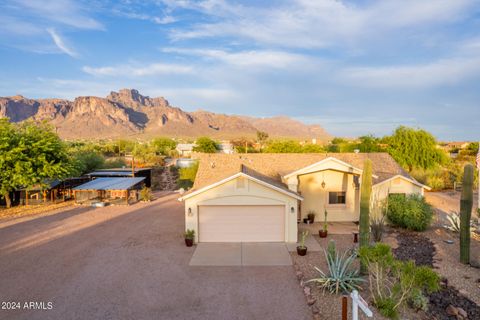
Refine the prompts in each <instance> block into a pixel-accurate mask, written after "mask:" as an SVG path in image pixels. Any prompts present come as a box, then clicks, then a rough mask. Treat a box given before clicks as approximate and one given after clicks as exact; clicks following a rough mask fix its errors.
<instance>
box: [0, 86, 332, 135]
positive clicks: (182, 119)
mask: <svg viewBox="0 0 480 320" xmlns="http://www.w3.org/2000/svg"><path fill="white" fill-rule="evenodd" d="M0 117H8V118H10V121H13V122H21V121H24V120H28V119H32V120H34V121H42V120H47V121H49V122H50V123H51V124H53V125H54V126H55V128H56V130H57V132H58V134H59V135H60V136H61V137H62V138H64V139H111V138H128V137H138V138H151V137H155V136H170V137H178V138H195V137H198V136H210V137H213V138H217V139H232V138H240V137H253V136H255V135H256V132H257V131H265V132H267V133H268V134H269V136H270V137H274V138H294V139H313V138H315V139H317V141H326V140H328V139H329V138H330V135H329V134H328V133H327V132H326V131H325V130H324V129H323V128H322V127H321V126H319V125H306V124H304V123H302V122H300V121H296V120H294V119H291V118H289V117H285V116H278V117H271V118H255V117H248V116H237V115H226V114H218V113H213V112H208V111H203V110H199V111H194V112H186V111H183V110H182V109H180V108H177V107H173V106H171V105H170V104H169V102H168V101H167V100H166V99H165V98H163V97H157V98H150V97H148V96H143V95H141V94H140V93H139V92H138V91H137V90H135V89H121V90H119V91H118V92H114V91H112V92H111V93H110V94H109V95H108V96H107V97H105V98H101V97H93V96H82V97H77V98H75V99H74V100H73V101H70V100H65V99H54V98H53V99H29V98H25V97H23V96H21V95H17V96H11V97H0Z"/></svg>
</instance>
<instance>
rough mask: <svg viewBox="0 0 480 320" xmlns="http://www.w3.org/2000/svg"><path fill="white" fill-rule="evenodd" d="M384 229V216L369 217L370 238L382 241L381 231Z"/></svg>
mask: <svg viewBox="0 0 480 320" xmlns="http://www.w3.org/2000/svg"><path fill="white" fill-rule="evenodd" d="M384 231H385V218H384V216H375V217H372V218H371V219H370V233H371V234H372V239H373V241H375V242H380V241H382V238H383V232H384Z"/></svg>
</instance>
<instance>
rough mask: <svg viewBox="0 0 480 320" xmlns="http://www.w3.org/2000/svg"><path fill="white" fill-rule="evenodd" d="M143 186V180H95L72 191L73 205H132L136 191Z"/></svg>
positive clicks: (140, 178) (141, 178)
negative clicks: (98, 203) (100, 203)
mask: <svg viewBox="0 0 480 320" xmlns="http://www.w3.org/2000/svg"><path fill="white" fill-rule="evenodd" d="M144 186H145V178H144V177H138V178H116V177H114V178H97V179H94V180H92V181H90V182H87V183H85V184H82V185H80V186H78V187H76V188H74V189H73V193H74V198H75V203H77V204H92V203H94V202H107V203H109V204H124V205H128V204H132V203H135V202H137V201H138V199H139V195H138V191H139V190H140V189H142V188H143V187H144Z"/></svg>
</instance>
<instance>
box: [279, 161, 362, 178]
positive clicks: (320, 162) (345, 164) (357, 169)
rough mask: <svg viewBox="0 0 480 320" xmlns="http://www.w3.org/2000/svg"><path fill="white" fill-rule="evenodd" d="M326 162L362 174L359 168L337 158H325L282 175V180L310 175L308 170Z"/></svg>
mask: <svg viewBox="0 0 480 320" xmlns="http://www.w3.org/2000/svg"><path fill="white" fill-rule="evenodd" d="M328 161H333V162H336V163H338V164H340V165H342V166H346V167H350V168H351V169H352V172H354V173H357V174H361V173H362V172H363V170H361V169H359V168H356V167H354V166H352V165H350V164H348V163H346V162H344V161H342V160H339V159H337V158H334V157H328V158H325V159H322V160H320V161H318V162H315V163H312V164H311V165H308V166H306V167H305V168H300V169H298V170H295V171H294V172H290V173H289V174H286V175H284V176H283V177H284V178H288V177H291V176H295V175H300V174H305V173H310V171H309V170H310V169H312V168H314V167H316V166H318V165H320V164H322V163H326V162H328Z"/></svg>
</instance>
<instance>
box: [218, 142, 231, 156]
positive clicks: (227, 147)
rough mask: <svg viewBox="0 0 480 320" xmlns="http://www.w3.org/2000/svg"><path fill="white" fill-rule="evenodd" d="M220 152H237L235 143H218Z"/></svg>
mask: <svg viewBox="0 0 480 320" xmlns="http://www.w3.org/2000/svg"><path fill="white" fill-rule="evenodd" d="M218 152H219V153H226V154H232V153H234V152H235V148H234V147H233V144H231V143H230V142H222V143H220V144H219V145H218Z"/></svg>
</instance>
